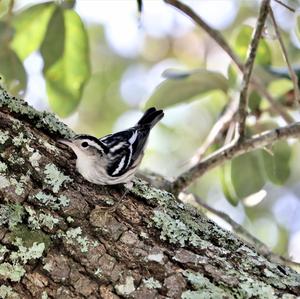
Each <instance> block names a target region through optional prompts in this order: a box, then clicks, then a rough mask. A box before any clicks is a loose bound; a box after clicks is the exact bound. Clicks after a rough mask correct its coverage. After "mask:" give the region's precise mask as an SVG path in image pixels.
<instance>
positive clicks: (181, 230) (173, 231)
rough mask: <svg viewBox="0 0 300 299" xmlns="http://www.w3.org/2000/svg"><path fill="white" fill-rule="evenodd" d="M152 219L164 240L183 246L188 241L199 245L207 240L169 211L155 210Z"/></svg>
mask: <svg viewBox="0 0 300 299" xmlns="http://www.w3.org/2000/svg"><path fill="white" fill-rule="evenodd" d="M152 220H153V222H154V225H155V226H156V227H157V228H159V229H160V230H161V234H160V238H161V239H162V240H169V242H170V243H173V244H176V243H179V244H180V246H181V247H183V246H185V245H186V244H187V243H189V244H191V245H193V246H199V245H203V242H205V241H203V240H201V238H200V237H199V236H198V235H197V234H195V232H194V231H193V230H192V229H190V227H189V226H187V225H186V224H185V223H184V222H183V221H181V220H180V219H173V218H172V217H171V216H169V215H168V214H167V213H164V212H161V211H154V215H153V216H152Z"/></svg>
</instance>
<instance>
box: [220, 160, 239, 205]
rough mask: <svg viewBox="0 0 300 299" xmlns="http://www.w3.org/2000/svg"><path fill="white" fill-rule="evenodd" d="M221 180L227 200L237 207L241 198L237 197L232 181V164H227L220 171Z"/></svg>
mask: <svg viewBox="0 0 300 299" xmlns="http://www.w3.org/2000/svg"><path fill="white" fill-rule="evenodd" d="M220 171H221V172H220V179H221V186H222V189H223V193H224V195H225V197H226V198H227V200H228V201H229V202H230V203H231V204H232V205H233V206H237V205H238V203H239V198H238V197H237V195H236V193H235V190H234V188H233V185H232V180H231V162H226V163H225V164H224V165H223V166H221V169H220Z"/></svg>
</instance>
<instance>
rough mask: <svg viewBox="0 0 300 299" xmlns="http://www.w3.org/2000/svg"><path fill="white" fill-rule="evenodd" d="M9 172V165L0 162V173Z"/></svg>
mask: <svg viewBox="0 0 300 299" xmlns="http://www.w3.org/2000/svg"><path fill="white" fill-rule="evenodd" d="M6 170H7V165H6V164H5V163H4V162H0V172H5V171H6Z"/></svg>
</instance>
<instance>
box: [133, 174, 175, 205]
mask: <svg viewBox="0 0 300 299" xmlns="http://www.w3.org/2000/svg"><path fill="white" fill-rule="evenodd" d="M130 192H131V193H133V194H135V195H137V196H140V197H143V198H144V199H146V200H148V201H149V202H151V201H155V202H157V203H158V204H159V205H160V206H161V207H165V206H170V204H172V202H174V201H175V198H174V196H173V195H172V194H171V193H169V192H167V191H164V190H160V189H157V188H153V187H151V186H150V185H149V184H148V183H146V182H145V181H143V180H141V179H139V178H134V180H133V187H132V188H131V189H130Z"/></svg>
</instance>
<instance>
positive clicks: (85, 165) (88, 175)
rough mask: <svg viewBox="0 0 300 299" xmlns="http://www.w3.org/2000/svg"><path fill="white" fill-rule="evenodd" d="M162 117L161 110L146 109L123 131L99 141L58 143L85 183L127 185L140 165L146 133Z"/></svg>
mask: <svg viewBox="0 0 300 299" xmlns="http://www.w3.org/2000/svg"><path fill="white" fill-rule="evenodd" d="M163 116H164V113H163V111H162V110H156V109H155V108H149V109H148V110H147V111H146V112H145V113H144V115H143V116H142V118H141V119H140V120H139V121H138V123H137V124H136V125H135V126H134V127H131V128H129V129H127V130H124V131H121V132H117V133H114V134H110V135H107V136H104V137H102V138H100V139H97V138H96V137H93V136H90V135H77V136H75V138H74V139H71V140H61V141H60V142H62V143H64V144H66V145H68V146H70V147H71V148H72V149H73V151H74V152H75V154H76V156H77V160H76V168H77V170H78V172H79V173H80V174H81V175H82V176H83V177H84V178H85V179H86V180H88V181H90V182H92V183H95V184H99V185H114V184H122V183H128V182H130V180H131V179H132V177H133V176H134V174H135V173H136V171H137V169H138V166H139V165H140V163H141V160H142V158H143V155H144V149H145V146H146V142H147V139H148V136H149V133H150V130H151V129H152V127H153V126H154V125H155V124H156V123H157V122H158V121H159V120H161V119H162V117H163Z"/></svg>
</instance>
